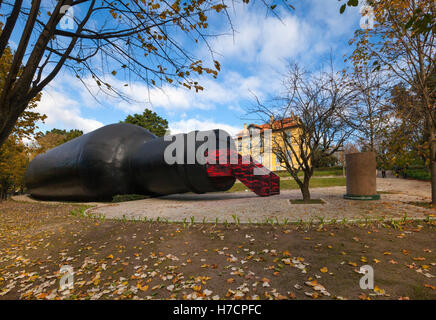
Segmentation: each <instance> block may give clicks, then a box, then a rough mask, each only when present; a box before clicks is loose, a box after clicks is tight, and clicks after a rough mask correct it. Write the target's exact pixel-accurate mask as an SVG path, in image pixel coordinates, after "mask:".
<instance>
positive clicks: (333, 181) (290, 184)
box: [227, 177, 345, 192]
mask: <svg viewBox="0 0 436 320" xmlns="http://www.w3.org/2000/svg"><path fill="white" fill-rule="evenodd" d="M336 186H345V178H343V177H338V178H312V179H310V188H325V187H336ZM246 189H248V188H247V187H246V186H245V185H243V184H242V183H235V185H234V186H233V187H232V188H231V189H230V190H228V191H227V192H238V191H245V190H246ZM280 189H282V190H285V189H299V187H298V185H297V183H296V182H295V180H294V179H291V180H280Z"/></svg>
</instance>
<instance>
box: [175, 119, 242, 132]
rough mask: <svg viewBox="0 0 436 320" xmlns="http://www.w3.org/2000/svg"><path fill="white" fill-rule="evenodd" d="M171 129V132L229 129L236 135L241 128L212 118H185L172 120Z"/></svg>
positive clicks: (228, 130)
mask: <svg viewBox="0 0 436 320" xmlns="http://www.w3.org/2000/svg"><path fill="white" fill-rule="evenodd" d="M169 129H170V130H171V134H176V133H187V132H190V131H194V130H200V131H204V130H213V129H222V130H225V131H227V132H228V133H229V134H230V135H235V134H236V133H237V132H238V131H240V130H241V128H239V127H235V126H231V125H228V124H225V123H219V122H215V121H213V120H211V119H195V118H191V119H185V120H180V121H177V122H172V123H170V124H169Z"/></svg>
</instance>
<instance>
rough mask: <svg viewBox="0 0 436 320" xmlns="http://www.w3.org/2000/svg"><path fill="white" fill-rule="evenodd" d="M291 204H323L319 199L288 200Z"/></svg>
mask: <svg viewBox="0 0 436 320" xmlns="http://www.w3.org/2000/svg"><path fill="white" fill-rule="evenodd" d="M289 201H290V202H291V203H292V204H324V203H325V202H324V201H323V200H321V199H310V200H306V201H304V200H303V199H291V200H289Z"/></svg>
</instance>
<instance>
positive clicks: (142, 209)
mask: <svg viewBox="0 0 436 320" xmlns="http://www.w3.org/2000/svg"><path fill="white" fill-rule="evenodd" d="M377 190H378V191H383V192H389V193H388V194H386V193H382V195H381V200H379V201H352V200H344V199H343V195H344V193H345V187H330V188H315V189H312V190H311V194H312V198H313V199H316V198H321V199H323V200H324V201H325V202H326V203H325V204H311V205H306V204H304V205H302V204H291V203H290V202H289V199H298V198H301V193H300V191H299V190H282V192H281V194H280V195H277V196H272V197H266V198H264V197H258V196H256V195H255V194H253V193H251V192H236V193H226V192H224V193H208V194H201V195H198V194H178V195H171V196H165V197H160V198H150V199H145V200H138V201H129V202H122V203H116V204H112V203H111V204H107V203H106V204H104V203H88V205H95V206H96V207H94V208H91V209H88V210H87V213H89V214H93V215H97V216H104V217H106V218H109V219H136V220H145V219H148V220H150V219H153V220H156V219H160V220H162V221H179V222H180V221H184V220H185V219H186V221H187V222H191V221H192V219H194V221H196V222H203V221H205V222H216V221H218V222H225V221H227V222H229V223H232V222H235V220H237V221H239V222H240V223H246V222H265V221H266V220H267V219H273V220H274V221H279V222H284V221H289V222H291V221H299V220H300V219H301V220H304V221H309V220H318V219H320V218H322V219H324V220H331V219H338V220H339V219H340V220H342V219H343V218H346V219H364V218H371V219H379V218H381V217H385V218H391V217H393V218H402V217H404V215H405V214H407V216H408V217H414V218H425V216H426V215H429V214H434V211H433V210H429V209H424V208H421V207H417V206H414V205H409V204H407V202H411V201H429V200H430V183H429V182H423V181H417V180H405V179H397V178H386V179H381V178H378V179H377ZM14 199H15V200H21V201H32V200H31V199H30V200H29V198H28V197H27V196H18V197H15V198H14ZM217 219H218V220H217Z"/></svg>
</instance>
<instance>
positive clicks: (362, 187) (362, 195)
mask: <svg viewBox="0 0 436 320" xmlns="http://www.w3.org/2000/svg"><path fill="white" fill-rule="evenodd" d="M345 163H346V173H347V178H346V179H347V193H346V194H345V195H344V198H345V199H352V200H378V199H380V195H378V194H377V187H376V159H375V153H374V152H357V153H350V154H347V155H345Z"/></svg>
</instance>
